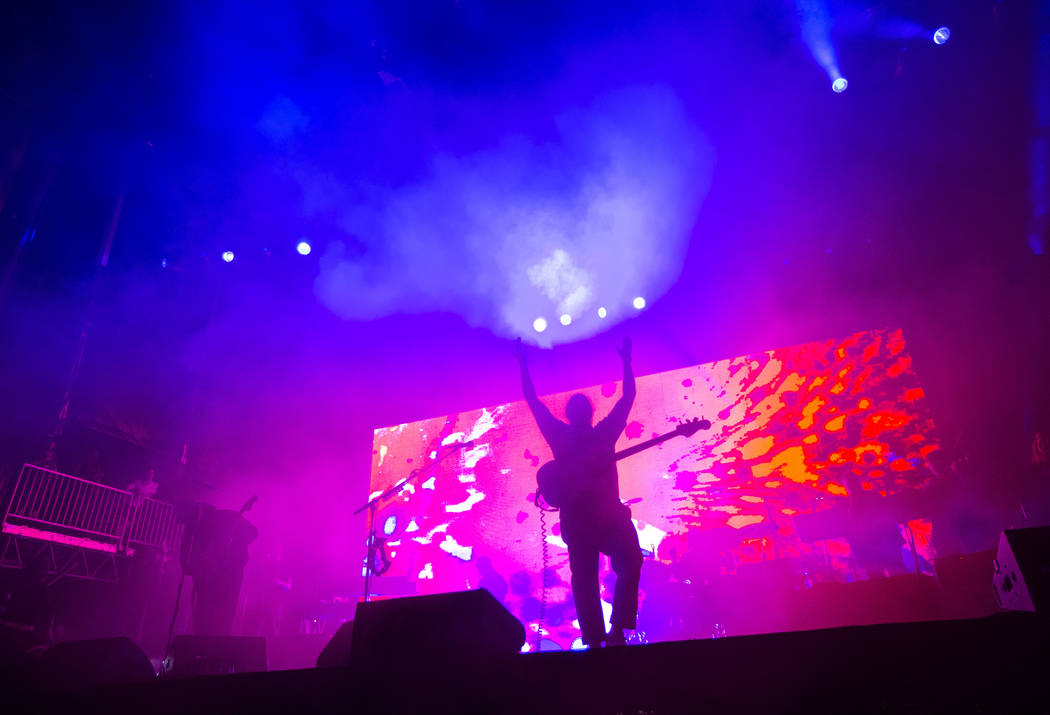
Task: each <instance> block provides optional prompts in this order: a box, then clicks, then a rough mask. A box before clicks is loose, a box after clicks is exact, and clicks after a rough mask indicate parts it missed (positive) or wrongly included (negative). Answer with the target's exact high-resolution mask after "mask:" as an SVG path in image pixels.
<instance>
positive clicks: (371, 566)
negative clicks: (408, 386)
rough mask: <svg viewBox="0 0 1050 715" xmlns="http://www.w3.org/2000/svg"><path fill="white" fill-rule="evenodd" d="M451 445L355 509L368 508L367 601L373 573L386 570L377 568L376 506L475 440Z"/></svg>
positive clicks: (365, 595) (357, 510)
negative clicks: (377, 569)
mask: <svg viewBox="0 0 1050 715" xmlns="http://www.w3.org/2000/svg"><path fill="white" fill-rule="evenodd" d="M450 446H451V447H452V449H449V450H447V451H446V452H445V453H444V454H441V453H440V451H439V453H438V456H437V457H436V458H435V459H434V460H433V461H432V462H429V463H427V464H425V465H423V466H422V467H420V468H419V469H415V470H413V471H412V472H411V473H410V474H409V475H408V476H407V477H405V478H404V479H402V480H401V481H400V482H398V483H397V484H395V485H394V486H392V487H390V488H389V489H387V490H386V491H385V492H383V493H382V494H380V495H379V496H377V497H376V498H375V499H370V500H369V501H367V502H365V503H364V504H362V505H361V506H359V507H358V508H357V509H355V510H354V516H357V515H358V514H360V513H361V512H363V511H364V510H365V509H368V549H367V554H368V555H367V557H366V561H365V594H364V599H363V600H364V602H365V603H367V602H368V600H369V598H371V594H372V574H373V573H375V575H376V576H379V575H380V574H382V573H383V572H384V571H386V568H383V569H382V570H380V571H378V572H377V571H376V569H375V560H376V548H377V547H376V540H377V536H376V508H377V507H378V506H379V504H380V502H384V501H386V500H387V499H389V498H390V497H394V496H397V495H398V494H400V493H401V490H403V489H404V488H405V487H406V486H408V485H409V484H411V483H412V482H414V481H415V480H416V479H418V478H419V477H421V476H423V475H424V474H427V473H429V472H430V471H431V470H432V469H433V468H434V467H435V466H436V465H438V464H439V463H440V462H441V461H442V460H444V459H445V458H446V457H448V456H449V455H451V454H453V453H455V452H458V451H459V450H461V449H463V448H465V447H473V446H474V442H472V441H471V442H458V443H456V444H453V445H450ZM438 449H439V450H440V449H441V448H440V447H439V448H438ZM387 567H388V566H387Z"/></svg>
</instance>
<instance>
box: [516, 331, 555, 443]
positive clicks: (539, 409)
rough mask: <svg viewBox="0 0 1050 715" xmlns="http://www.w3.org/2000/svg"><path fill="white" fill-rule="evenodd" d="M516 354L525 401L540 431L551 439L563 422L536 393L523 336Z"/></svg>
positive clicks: (517, 346) (518, 343) (519, 339)
mask: <svg viewBox="0 0 1050 715" xmlns="http://www.w3.org/2000/svg"><path fill="white" fill-rule="evenodd" d="M514 356H515V357H517V358H518V364H519V365H520V366H521V391H522V393H524V395H525V402H526V403H527V404H528V405H529V409H530V410H532V416H533V417H535V418H536V424H537V425H539V428H540V432H542V433H543V436H544V438H546V439H547V440H548V441H550V435H551V434H552V433H553V431H554V430H556V429H557V425H559V424H562V423H561V422H560V421H559V420H558V419H557V418H556V417H555V416H554V415H553V414H551V411H550V410H549V409H548V408H547V406H546V405H545V404H543V403H542V402H541V401H540V398H539V396H538V395H537V394H536V387H535V385H533V384H532V375H530V374H529V353H528V350H527V349H526V348H525V345H524V344H523V343H522V342H521V338H518V342H517V343H516V344H515V350H514Z"/></svg>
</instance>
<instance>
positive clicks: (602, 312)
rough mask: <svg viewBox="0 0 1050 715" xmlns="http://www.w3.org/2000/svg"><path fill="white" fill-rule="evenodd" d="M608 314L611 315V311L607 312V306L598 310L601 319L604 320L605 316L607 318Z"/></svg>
mask: <svg viewBox="0 0 1050 715" xmlns="http://www.w3.org/2000/svg"><path fill="white" fill-rule="evenodd" d="M608 314H609V311H607V310H606V309H605V306H604V305H603V306H602V307H601V308H598V317H599V318H604V317H605V316H607V315H608Z"/></svg>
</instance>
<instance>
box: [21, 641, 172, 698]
mask: <svg viewBox="0 0 1050 715" xmlns="http://www.w3.org/2000/svg"><path fill="white" fill-rule="evenodd" d="M40 671H41V674H42V675H43V676H44V678H45V682H48V683H53V684H56V685H59V686H60V687H69V688H81V687H90V686H94V685H110V684H115V683H137V682H147V681H150V680H153V679H154V678H156V677H157V674H156V673H155V672H154V671H153V664H152V663H150V662H149V658H147V657H146V654H145V653H143V652H142V649H141V648H139V647H138V646H137V645H135V644H134V643H132V642H131V641H130V640H128V639H127V638H95V639H92V640H85V641H67V642H65V643H56V644H55V645H54V646H52V647H51V648H48V649H47V651H45V652H44V654H43V656H41V658H40Z"/></svg>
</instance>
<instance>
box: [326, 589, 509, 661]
mask: <svg viewBox="0 0 1050 715" xmlns="http://www.w3.org/2000/svg"><path fill="white" fill-rule="evenodd" d="M337 636H338V634H337ZM333 640H335V639H333ZM352 642H353V647H352V648H351V649H350V665H351V666H352V667H353V668H354V669H355V670H373V669H374V670H379V669H383V668H389V667H405V666H410V665H424V666H425V665H427V664H430V665H433V663H434V659H435V658H439V659H442V660H446V661H448V662H456V663H459V664H460V665H462V666H472V665H480V664H482V663H485V662H488V661H492V660H494V659H497V658H501V657H507V656H513V655H514V654H516V653H518V652H519V651H520V650H521V647H522V646H523V645H524V644H525V627H524V626H522V625H521V621H519V620H518V619H517V618H515V617H514V616H513V615H512V614H511V613H510V612H509V611H508V610H507V609H506V608H504V607H503V604H501V603H500V602H499V601H497V600H496V599H495V597H494V596H493V595H492V594H490V593H489V592H488V591H486V590H485V589H483V588H480V589H477V590H475V591H458V592H455V593H439V594H434V595H430V596H410V597H408V598H395V599H387V600H381V601H369V602H363V603H359V604H357V614H356V616H355V618H354V620H353V635H352Z"/></svg>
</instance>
